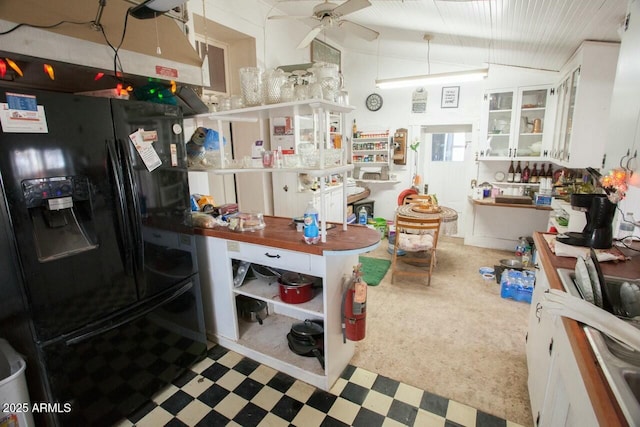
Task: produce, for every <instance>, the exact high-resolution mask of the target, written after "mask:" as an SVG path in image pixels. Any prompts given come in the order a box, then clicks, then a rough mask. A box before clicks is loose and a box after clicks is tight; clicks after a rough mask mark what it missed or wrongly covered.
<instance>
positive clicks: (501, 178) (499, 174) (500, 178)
mask: <svg viewBox="0 0 640 427" xmlns="http://www.w3.org/2000/svg"><path fill="white" fill-rule="evenodd" d="M494 178H495V179H496V181H498V182H502V181H504V172H502V171H498V172H496V174H495V176H494Z"/></svg>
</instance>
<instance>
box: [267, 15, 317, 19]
mask: <svg viewBox="0 0 640 427" xmlns="http://www.w3.org/2000/svg"><path fill="white" fill-rule="evenodd" d="M307 18H313V16H308V15H306V16H302V15H299V16H296V15H273V16H269V17H268V19H307Z"/></svg>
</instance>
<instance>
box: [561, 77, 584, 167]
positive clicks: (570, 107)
mask: <svg viewBox="0 0 640 427" xmlns="http://www.w3.org/2000/svg"><path fill="white" fill-rule="evenodd" d="M579 80H580V68H576V69H575V70H574V71H573V73H571V80H570V84H569V90H568V94H567V97H568V104H567V117H566V126H565V128H564V129H563V131H564V135H563V136H562V138H563V140H562V157H561V158H560V160H563V161H566V162H568V161H569V155H570V153H571V133H572V129H573V112H574V110H575V106H576V94H577V93H578V82H579Z"/></svg>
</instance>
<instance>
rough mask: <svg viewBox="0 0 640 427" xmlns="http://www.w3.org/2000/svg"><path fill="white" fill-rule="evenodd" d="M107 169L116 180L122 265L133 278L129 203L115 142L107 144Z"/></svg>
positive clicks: (109, 141)
mask: <svg viewBox="0 0 640 427" xmlns="http://www.w3.org/2000/svg"><path fill="white" fill-rule="evenodd" d="M106 144H107V168H109V169H110V170H109V171H108V173H109V174H110V175H111V176H112V178H113V180H114V184H115V185H114V186H113V192H114V196H115V201H116V214H117V221H116V228H117V231H118V239H119V240H120V245H121V248H122V249H121V251H120V256H121V257H122V263H123V265H124V270H125V273H126V274H127V275H128V276H133V262H132V258H133V256H132V255H133V254H132V252H133V247H132V244H131V238H130V237H129V233H128V232H127V231H126V230H128V229H129V219H128V217H127V214H126V212H127V201H126V199H125V195H124V193H123V191H122V183H123V179H122V171H121V170H120V168H119V167H118V165H119V162H118V154H117V150H116V147H115V143H114V141H113V140H110V139H108V140H107V142H106Z"/></svg>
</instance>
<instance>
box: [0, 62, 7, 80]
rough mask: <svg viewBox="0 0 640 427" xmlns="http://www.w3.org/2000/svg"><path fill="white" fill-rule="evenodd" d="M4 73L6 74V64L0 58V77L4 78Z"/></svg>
mask: <svg viewBox="0 0 640 427" xmlns="http://www.w3.org/2000/svg"><path fill="white" fill-rule="evenodd" d="M5 74H7V64H6V63H5V62H4V61H3V60H2V59H0V77H2V78H3V79H4V75H5Z"/></svg>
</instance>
